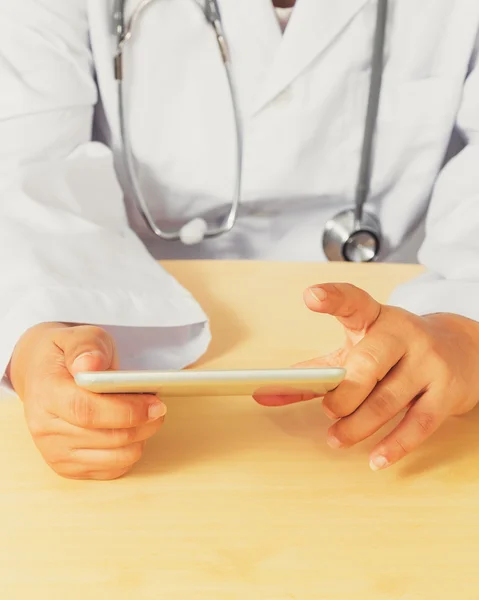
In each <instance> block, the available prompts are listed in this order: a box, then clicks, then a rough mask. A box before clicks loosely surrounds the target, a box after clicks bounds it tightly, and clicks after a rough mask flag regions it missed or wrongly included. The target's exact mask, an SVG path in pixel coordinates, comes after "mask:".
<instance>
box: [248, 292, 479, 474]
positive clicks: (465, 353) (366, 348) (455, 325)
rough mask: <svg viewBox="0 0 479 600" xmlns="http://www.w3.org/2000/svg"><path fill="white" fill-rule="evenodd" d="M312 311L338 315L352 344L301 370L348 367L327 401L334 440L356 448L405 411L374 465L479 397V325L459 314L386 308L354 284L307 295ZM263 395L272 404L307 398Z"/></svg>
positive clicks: (396, 455) (382, 464)
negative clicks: (356, 445) (429, 313)
mask: <svg viewBox="0 0 479 600" xmlns="http://www.w3.org/2000/svg"><path fill="white" fill-rule="evenodd" d="M305 302H306V305H307V306H308V308H309V309H310V310H312V311H315V312H318V313H325V314H329V315H332V316H334V317H336V318H337V319H338V320H339V321H340V323H342V325H343V326H344V329H345V333H346V342H345V344H344V346H343V347H341V348H339V349H338V350H337V351H336V352H333V353H332V354H330V355H328V356H325V357H322V358H317V359H313V360H311V361H308V362H306V363H302V364H301V365H298V366H300V367H321V366H341V367H344V368H345V369H346V371H347V374H346V378H345V380H344V381H343V382H342V383H341V384H340V385H339V386H338V387H337V388H336V389H335V390H334V391H332V392H329V393H328V394H326V396H325V397H324V399H323V408H324V412H325V413H326V415H327V416H328V417H329V418H331V419H333V420H335V423H334V424H333V425H332V427H331V428H330V429H329V432H328V443H329V445H330V446H331V447H333V448H348V447H350V446H353V445H355V444H357V443H358V442H361V441H362V440H365V439H366V438H368V437H369V436H371V435H373V434H374V433H376V432H377V431H378V430H379V429H380V428H381V427H383V426H384V425H386V424H387V423H388V422H389V421H390V420H391V419H394V418H395V417H397V416H398V414H399V413H401V412H402V411H403V410H406V414H405V416H404V418H403V419H402V421H401V422H400V423H399V425H398V426H397V427H396V428H395V429H394V430H393V431H392V432H391V433H389V434H388V435H387V436H386V437H385V438H384V439H383V440H382V441H381V442H380V443H379V444H378V445H377V446H376V448H375V449H374V450H373V452H372V454H371V456H370V466H371V468H372V469H373V470H375V471H376V470H378V469H384V468H386V467H389V466H390V465H392V464H394V463H396V462H397V461H398V460H400V459H401V458H403V457H404V456H405V455H406V454H409V453H410V452H411V451H413V450H415V449H416V448H417V447H418V446H419V445H420V444H421V443H422V442H424V441H425V440H426V439H427V438H428V437H429V436H430V435H431V434H432V433H434V432H435V431H436V430H437V429H438V427H439V426H440V425H441V424H442V423H443V422H444V421H445V419H446V418H447V417H449V416H451V415H460V414H463V413H466V412H468V411H470V410H471V409H472V408H473V407H474V406H475V405H476V404H477V402H478V400H479V369H478V363H479V323H477V322H475V321H471V320H470V319H466V318H465V317H460V316H457V315H452V314H432V315H426V316H423V317H419V316H417V315H414V314H412V313H409V312H407V311H405V310H402V309H399V308H394V307H391V306H385V305H382V304H379V303H378V302H377V301H376V300H374V299H373V298H371V296H369V295H368V294H367V293H366V292H364V291H363V290H360V289H358V288H357V287H355V286H353V285H349V284H324V285H318V286H315V287H312V288H309V289H308V290H307V291H306V292H305ZM304 399H307V398H302V397H300V396H297V397H289V398H288V397H285V396H283V397H267V398H265V397H258V398H256V400H257V401H258V402H261V403H262V404H265V405H268V406H278V405H284V404H285V403H288V404H289V403H292V402H298V401H301V400H304Z"/></svg>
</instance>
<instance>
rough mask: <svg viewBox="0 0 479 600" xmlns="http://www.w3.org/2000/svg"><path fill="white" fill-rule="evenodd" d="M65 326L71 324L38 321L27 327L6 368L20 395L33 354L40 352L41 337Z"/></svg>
mask: <svg viewBox="0 0 479 600" xmlns="http://www.w3.org/2000/svg"><path fill="white" fill-rule="evenodd" d="M64 327H71V325H69V324H67V323H59V322H58V323H56V322H51V323H38V324H37V325H34V326H33V327H30V328H29V329H27V330H26V331H25V332H24V333H23V334H22V336H21V337H20V339H19V340H18V342H17V344H16V345H15V348H14V349H13V352H12V356H11V358H10V362H9V363H8V366H7V368H6V370H5V377H6V379H7V381H8V382H9V383H10V385H11V386H12V388H13V389H14V390H15V392H16V393H17V394H18V395H19V396H20V397H21V396H22V392H23V387H24V379H25V375H26V374H27V371H28V367H29V364H30V363H31V356H32V355H33V354H35V353H37V352H38V349H39V344H40V341H41V339H42V338H43V336H44V335H45V333H47V332H48V331H51V330H53V329H63V328H64Z"/></svg>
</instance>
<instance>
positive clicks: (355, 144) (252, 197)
mask: <svg viewBox="0 0 479 600" xmlns="http://www.w3.org/2000/svg"><path fill="white" fill-rule="evenodd" d="M137 1H139V0H131V1H130V2H128V4H127V8H128V13H129V14H131V11H132V10H133V8H134V7H135V6H136V5H137ZM390 4H391V7H390V15H389V25H388V33H387V43H386V63H385V64H386V66H385V70H384V77H383V90H382V96H381V107H380V112H379V117H378V126H377V136H376V143H375V153H374V162H373V176H372V189H371V196H370V202H369V204H368V205H369V207H371V208H372V209H373V210H374V211H375V212H376V213H377V214H378V216H379V217H380V220H381V224H382V229H383V234H384V238H385V254H384V255H383V258H387V255H388V254H389V255H394V256H395V257H397V258H398V259H401V254H400V253H399V254H398V253H397V252H395V250H396V249H397V246H398V245H400V244H402V243H403V242H404V240H405V239H406V238H407V237H408V236H409V235H410V233H411V231H412V230H413V229H414V228H415V226H416V225H417V223H418V222H419V221H420V219H421V217H422V215H423V213H424V211H425V210H426V208H427V204H428V201H429V198H430V195H431V191H432V187H433V184H434V181H435V179H436V177H437V174H438V171H439V170H440V168H441V165H442V163H443V161H444V156H445V153H446V150H447V146H448V143H449V140H450V137H451V133H452V129H453V127H454V122H455V119H456V116H457V111H458V108H459V105H460V102H461V97H462V91H463V83H464V81H465V79H466V77H467V72H468V68H469V66H470V62H471V56H472V54H473V50H474V44H475V43H476V36H477V32H478V28H479V3H478V2H477V1H476V0H428V1H426V0H425V1H423V2H417V0H396V1H394V0H392V1H391V3H390ZM219 5H220V8H221V12H222V18H223V25H224V29H225V31H226V35H227V39H228V43H229V47H230V52H231V63H232V73H233V79H234V85H235V89H236V92H237V95H238V102H239V107H240V114H241V122H242V128H243V131H244V165H243V193H242V199H243V210H242V214H241V216H240V219H239V221H238V223H237V225H236V227H235V229H234V230H233V231H232V232H231V233H229V234H227V235H225V236H224V237H222V238H218V239H215V240H211V241H206V242H204V243H202V244H201V245H200V246H193V247H184V246H182V245H181V244H180V243H171V242H159V241H158V242H157V241H155V240H154V239H153V238H152V236H151V235H149V234H148V231H147V229H146V228H145V226H144V225H143V223H142V221H141V219H140V217H139V215H138V213H137V212H136V210H135V208H134V206H133V203H132V202H131V199H129V196H130V194H129V193H128V186H127V183H126V177H125V176H124V172H123V168H122V164H121V152H120V144H119V126H118V110H117V88H116V83H115V80H114V75H113V69H112V64H113V54H114V51H115V37H114V35H113V34H112V24H111V19H112V0H90V2H89V21H90V31H91V44H92V49H93V54H94V60H95V67H96V76H97V80H98V87H99V92H100V100H101V105H100V107H101V110H100V109H99V111H98V119H97V125H98V130H99V131H101V132H102V136H103V138H104V139H105V140H106V141H107V142H108V143H109V144H110V145H111V146H112V148H113V150H114V152H115V156H116V160H117V168H118V172H119V177H120V180H121V181H122V183H123V184H124V186H125V190H126V197H127V208H128V213H129V215H130V220H131V223H132V225H133V227H134V228H135V229H136V230H137V231H138V233H139V234H140V235H141V236H142V237H143V238H144V239H145V241H146V242H147V244H148V245H149V247H150V248H151V249H152V251H153V252H154V254H155V255H156V256H158V257H159V258H186V257H198V258H258V259H283V260H284V259H297V260H324V255H323V252H322V245H321V238H322V231H323V227H324V224H325V222H326V221H327V219H329V218H331V217H332V216H333V215H335V214H336V213H337V212H338V211H340V210H342V209H344V208H346V207H349V206H351V205H352V204H353V202H354V193H355V185H356V179H357V174H358V169H359V160H360V154H361V144H362V138H363V133H364V118H365V114H366V106H367V100H368V92H369V82H370V66H371V56H372V47H373V36H374V30H375V17H376V3H375V2H374V1H368V0H341V1H340V2H336V3H332V2H330V0H298V1H297V5H296V7H295V8H294V10H293V13H292V16H291V19H290V21H289V24H288V26H287V28H286V31H285V33H284V34H283V33H282V31H281V28H280V25H279V23H278V19H277V16H276V14H275V12H274V9H273V6H272V3H271V0H241V1H238V0H220V2H219ZM124 74H125V89H126V106H127V119H126V122H127V127H128V129H129V131H130V135H131V141H132V148H133V152H134V156H135V161H136V164H137V173H138V176H139V179H140V182H141V186H142V190H143V194H144V196H145V198H146V200H147V201H148V203H149V206H150V209H151V212H152V213H153V214H154V215H155V217H156V218H157V219H158V221H159V222H162V223H165V222H166V223H168V224H171V225H177V224H181V223H183V222H184V221H185V220H187V219H188V218H192V217H194V216H196V215H198V214H200V215H201V214H204V213H205V212H208V211H210V210H213V211H214V210H215V209H219V210H221V209H223V210H228V209H229V204H230V202H231V198H232V194H233V186H234V178H235V137H234V121H233V115H232V106H231V99H230V96H229V92H228V86H227V83H226V78H225V71H224V68H223V66H222V62H221V60H220V55H219V52H218V47H217V45H216V40H215V36H214V32H213V30H212V29H211V26H210V25H208V23H207V22H206V20H205V18H204V16H203V14H202V12H201V10H199V9H198V7H197V6H195V0H174V1H173V0H157V1H156V2H154V3H153V4H152V5H151V6H150V7H149V8H148V9H147V10H145V12H144V14H143V15H142V16H141V18H140V19H139V21H138V23H137V25H136V27H135V30H134V36H133V38H132V40H131V43H130V44H129V46H128V48H127V50H126V52H125V68H124ZM478 110H479V109H478ZM451 201H454V200H453V199H451Z"/></svg>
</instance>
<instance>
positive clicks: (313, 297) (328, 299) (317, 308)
mask: <svg viewBox="0 0 479 600" xmlns="http://www.w3.org/2000/svg"><path fill="white" fill-rule="evenodd" d="M304 301H305V303H306V306H307V307H308V308H309V309H310V310H312V311H314V312H318V313H323V314H328V315H331V316H333V317H336V318H337V319H338V321H339V322H340V323H341V324H342V325H343V326H344V327H345V328H346V329H349V330H350V331H353V332H357V333H366V331H367V330H368V329H369V328H370V327H371V325H373V324H374V323H375V322H376V321H377V319H378V318H379V315H380V314H381V308H382V307H381V304H379V302H377V301H376V300H374V298H372V297H371V296H370V295H369V294H368V293H367V292H365V291H364V290H361V289H360V288H358V287H356V286H354V285H351V284H350V283H325V284H323V285H316V286H313V287H310V288H308V289H307V290H306V292H305V294H304Z"/></svg>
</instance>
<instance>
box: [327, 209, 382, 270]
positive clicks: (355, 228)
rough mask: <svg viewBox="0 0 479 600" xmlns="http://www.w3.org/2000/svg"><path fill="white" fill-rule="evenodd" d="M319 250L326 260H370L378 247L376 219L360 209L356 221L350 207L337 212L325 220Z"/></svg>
mask: <svg viewBox="0 0 479 600" xmlns="http://www.w3.org/2000/svg"><path fill="white" fill-rule="evenodd" d="M323 250H324V254H325V255H326V258H327V259H328V260H330V261H347V262H358V263H360V262H372V261H374V260H376V259H377V258H378V255H379V252H380V250H381V226H380V224H379V219H378V218H377V217H376V216H375V215H373V214H372V213H370V212H369V211H366V210H363V212H362V216H361V218H360V220H359V222H358V220H357V217H356V212H355V210H354V209H349V210H345V211H343V212H341V213H339V214H337V215H336V216H335V217H334V218H332V219H331V220H329V221H328V222H327V223H326V227H325V229H324V234H323Z"/></svg>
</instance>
